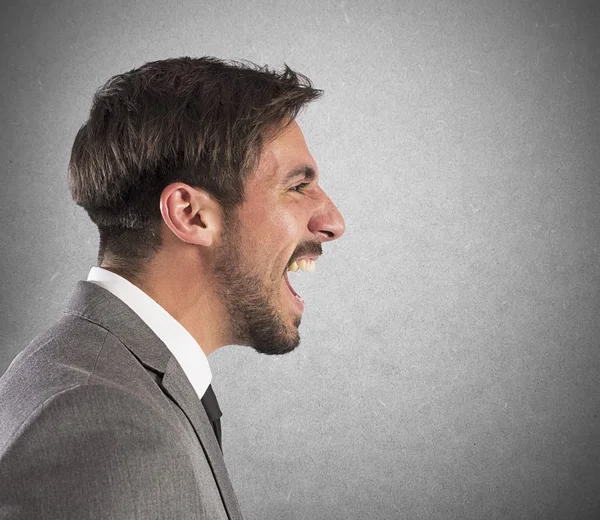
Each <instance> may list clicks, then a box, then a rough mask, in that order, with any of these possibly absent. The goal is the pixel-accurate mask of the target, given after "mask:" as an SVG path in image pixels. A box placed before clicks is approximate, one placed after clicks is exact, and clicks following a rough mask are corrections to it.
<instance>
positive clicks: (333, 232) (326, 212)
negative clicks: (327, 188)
mask: <svg viewBox="0 0 600 520" xmlns="http://www.w3.org/2000/svg"><path fill="white" fill-rule="evenodd" d="M322 198H323V200H322V204H321V205H320V207H319V209H318V210H317V211H315V213H314V215H313V216H312V218H311V219H310V221H309V223H308V229H309V231H310V232H311V233H313V234H315V235H319V238H320V239H321V242H329V241H331V240H336V239H337V238H340V237H341V236H342V235H343V234H344V231H345V230H346V225H345V223H344V217H342V214H341V213H340V212H339V210H338V209H337V208H336V207H335V204H334V203H333V202H332V201H331V199H330V198H329V197H328V196H327V194H326V193H325V192H324V191H322Z"/></svg>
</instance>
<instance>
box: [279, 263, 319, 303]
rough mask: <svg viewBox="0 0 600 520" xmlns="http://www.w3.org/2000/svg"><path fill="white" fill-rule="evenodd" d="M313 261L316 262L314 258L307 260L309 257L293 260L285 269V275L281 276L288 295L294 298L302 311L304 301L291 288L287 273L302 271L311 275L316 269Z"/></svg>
mask: <svg viewBox="0 0 600 520" xmlns="http://www.w3.org/2000/svg"><path fill="white" fill-rule="evenodd" d="M315 260H316V257H314V258H309V257H301V258H298V259H296V260H294V261H293V262H292V263H291V264H290V265H289V266H288V267H287V269H286V270H285V273H284V275H283V278H284V280H285V283H286V285H287V287H288V289H289V290H290V293H291V294H292V296H293V297H294V300H295V301H296V303H298V306H299V307H301V309H302V310H303V309H304V300H303V299H302V297H301V296H300V295H299V294H298V293H297V292H296V291H295V290H294V288H293V287H292V284H291V283H290V280H289V277H288V271H292V272H297V271H304V272H307V273H313V272H314V271H315V269H316V265H315Z"/></svg>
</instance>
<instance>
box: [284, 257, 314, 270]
mask: <svg viewBox="0 0 600 520" xmlns="http://www.w3.org/2000/svg"><path fill="white" fill-rule="evenodd" d="M298 269H300V270H301V271H305V272H307V273H313V272H314V271H315V269H316V264H315V262H313V261H312V260H304V259H303V260H298V261H297V262H294V263H293V264H292V265H290V266H289V267H288V271H297V270H298Z"/></svg>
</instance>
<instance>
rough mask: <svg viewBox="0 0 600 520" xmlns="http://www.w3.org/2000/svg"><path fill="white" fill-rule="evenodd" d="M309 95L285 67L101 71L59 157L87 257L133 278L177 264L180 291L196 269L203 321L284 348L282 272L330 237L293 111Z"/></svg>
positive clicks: (287, 303)
mask: <svg viewBox="0 0 600 520" xmlns="http://www.w3.org/2000/svg"><path fill="white" fill-rule="evenodd" d="M320 94H321V91H319V90H316V89H314V88H312V85H311V83H310V81H309V80H308V79H307V78H306V77H304V76H302V75H300V74H298V73H295V72H293V71H292V70H290V69H289V68H288V67H286V68H285V70H284V71H283V72H282V73H276V72H273V71H270V70H268V69H266V68H259V67H257V66H254V65H246V64H241V63H234V62H223V61H220V60H217V59H214V58H200V59H190V58H179V59H173V60H165V61H160V62H153V63H148V64H146V65H144V66H142V67H140V68H139V69H135V70H132V71H130V72H128V73H125V74H122V75H119V76H116V77H114V78H112V79H111V80H109V81H108V83H107V84H106V85H105V86H104V87H103V88H101V89H100V90H99V91H98V92H97V94H96V96H95V98H94V103H93V106H92V109H91V111H90V118H89V120H88V121H87V122H86V124H85V125H84V126H83V127H82V128H81V130H80V131H79V133H78V135H77V137H76V139H75V144H74V146H73V152H72V156H71V162H70V165H69V184H70V187H71V192H72V195H73V198H74V200H75V201H76V202H77V203H78V204H79V205H81V206H82V207H84V208H85V209H86V211H87V212H88V214H89V215H90V217H91V219H92V220H93V221H94V222H95V223H96V224H97V226H98V229H99V232H100V250H99V262H100V263H101V264H102V265H103V266H106V267H109V268H110V269H112V270H114V271H115V272H117V273H119V274H121V275H122V276H124V277H126V278H128V279H130V280H131V281H134V282H137V283H138V284H139V285H142V284H143V283H142V282H143V280H142V278H143V277H144V276H145V275H146V273H147V272H148V271H149V269H148V267H149V266H151V265H155V266H157V265H158V266H162V267H161V268H159V271H161V275H162V276H168V277H171V279H172V281H173V284H172V285H176V280H175V278H177V276H178V275H180V274H181V275H182V276H187V277H188V278H189V279H188V284H189V287H190V290H191V289H193V287H194V282H195V281H196V279H198V280H200V279H201V280H202V283H201V284H200V286H201V287H202V294H203V296H206V295H209V294H210V301H208V302H206V301H205V303H206V305H204V306H202V305H200V304H198V306H199V307H202V308H203V311H204V312H205V313H208V312H210V310H209V309H208V307H210V308H211V309H218V308H221V309H222V312H221V317H220V318H221V319H220V322H221V323H220V324H219V325H218V327H217V326H216V325H213V329H214V330H216V328H218V329H219V335H220V336H221V337H222V338H226V340H227V341H228V342H235V343H244V344H250V345H252V346H254V347H255V348H256V349H257V350H259V351H262V352H266V353H283V352H286V351H289V350H291V349H292V348H294V347H295V346H296V345H297V344H298V341H299V339H298V332H297V327H298V324H299V321H300V315H301V312H302V305H301V304H300V300H299V299H298V298H296V297H294V296H293V294H292V292H290V289H288V287H289V285H288V284H287V283H286V282H287V275H286V268H287V267H288V266H289V264H291V263H292V260H293V259H294V258H295V257H299V256H301V255H309V256H312V257H314V256H316V255H318V254H319V253H320V250H321V249H320V244H321V242H323V241H325V240H331V239H333V238H336V237H337V236H339V235H341V233H343V220H342V218H341V216H340V215H339V213H338V212H337V210H336V209H335V206H333V204H332V203H331V201H330V200H329V199H328V198H327V196H326V195H325V194H324V193H323V191H322V190H321V188H320V187H319V186H318V184H317V181H318V173H317V171H318V170H317V167H316V165H315V164H314V160H313V159H312V156H311V155H310V152H309V151H308V148H307V147H306V144H305V142H304V138H303V136H302V132H301V131H300V128H299V127H298V125H297V124H296V122H295V120H294V119H295V117H296V115H297V114H298V112H299V111H300V110H301V109H302V108H303V106H304V105H305V104H306V103H308V102H310V101H312V100H313V99H316V98H317V97H318V96H319V95H320ZM292 173H295V176H293V177H291V176H290V174H292ZM308 181H310V182H309V184H308V185H307V186H305V188H306V190H305V191H304V192H303V193H301V191H302V187H299V185H300V184H301V183H302V182H304V183H306V182H308ZM174 264H176V265H174ZM170 269H171V270H170ZM173 269H175V270H173ZM284 289H285V291H284ZM191 292H192V294H193V291H191ZM200 299H201V298H200V297H199V300H200ZM209 304H210V305H209ZM190 305H192V303H191V302H190ZM182 312H183V314H185V315H186V316H185V319H187V320H190V319H197V320H201V319H202V316H196V317H195V318H192V317H190V313H186V312H185V310H184V311H182ZM215 312H216V311H215ZM217 314H219V313H218V312H217ZM223 314H224V316H223ZM204 317H205V318H206V319H207V320H210V316H208V315H206V316H204ZM212 318H213V320H216V319H217V317H216V316H212ZM185 319H180V321H185ZM192 328H193V326H192ZM213 335H214V334H213ZM204 341H207V342H208V341H211V340H207V339H206V338H204ZM217 343H218V342H217Z"/></svg>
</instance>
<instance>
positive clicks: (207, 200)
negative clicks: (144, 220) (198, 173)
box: [160, 182, 221, 246]
mask: <svg viewBox="0 0 600 520" xmlns="http://www.w3.org/2000/svg"><path fill="white" fill-rule="evenodd" d="M160 212H161V214H162V218H163V220H164V221H165V224H166V225H167V226H168V228H169V229H170V230H171V231H172V232H173V234H174V235H175V236H176V237H177V238H179V239H180V240H182V241H183V242H187V243H188V244H196V245H199V246H210V245H212V243H213V240H215V239H216V238H217V237H218V236H219V233H220V226H221V207H220V204H219V203H218V202H217V201H216V200H215V199H214V198H213V197H211V196H210V195H209V194H208V193H206V191H204V190H200V189H197V188H192V187H191V186H189V185H188V184H184V183H182V182H175V183H173V184H169V185H168V186H167V187H166V188H165V189H164V190H163V191H162V193H161V195H160Z"/></svg>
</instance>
